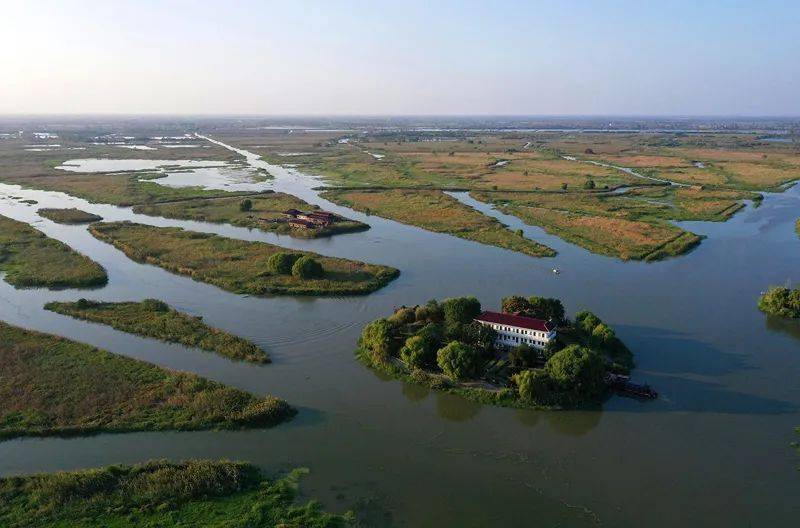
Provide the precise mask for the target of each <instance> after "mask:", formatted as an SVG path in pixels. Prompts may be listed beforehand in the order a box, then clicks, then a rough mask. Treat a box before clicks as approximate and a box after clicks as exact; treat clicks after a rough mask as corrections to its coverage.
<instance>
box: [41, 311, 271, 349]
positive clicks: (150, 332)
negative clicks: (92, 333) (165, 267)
mask: <svg viewBox="0 0 800 528" xmlns="http://www.w3.org/2000/svg"><path fill="white" fill-rule="evenodd" d="M45 309H47V310H50V311H53V312H56V313H60V314H63V315H68V316H70V317H75V318H77V319H82V320H84V321H92V322H95V323H101V324H105V325H108V326H111V327H112V328H115V329H117V330H121V331H123V332H130V333H132V334H136V335H140V336H145V337H153V338H156V339H161V340H162V341H170V342H173V343H181V344H184V345H187V346H191V347H197V348H200V349H202V350H208V351H211V352H216V353H217V354H219V355H221V356H225V357H228V358H231V359H238V360H243V361H250V362H253V363H268V362H269V356H268V355H267V353H266V352H264V351H263V350H262V349H260V348H259V347H257V346H256V345H254V344H253V343H251V342H249V341H247V340H246V339H242V338H241V337H238V336H235V335H233V334H229V333H228V332H225V331H223V330H220V329H218V328H214V327H211V326H208V325H207V324H205V323H203V318H202V317H200V316H192V315H189V314H185V313H183V312H179V311H177V310H174V309H172V308H170V307H169V306H168V305H167V304H166V303H164V302H162V301H159V300H157V299H145V300H143V301H141V302H98V301H90V300H86V299H80V300H78V301H77V302H50V303H47V304H46V305H45Z"/></svg>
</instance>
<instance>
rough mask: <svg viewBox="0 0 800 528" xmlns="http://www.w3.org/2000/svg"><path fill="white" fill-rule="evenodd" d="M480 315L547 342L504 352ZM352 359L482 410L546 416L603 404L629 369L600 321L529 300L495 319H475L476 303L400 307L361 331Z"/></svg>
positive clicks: (517, 300)
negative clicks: (534, 329) (521, 325)
mask: <svg viewBox="0 0 800 528" xmlns="http://www.w3.org/2000/svg"><path fill="white" fill-rule="evenodd" d="M486 314H491V315H492V316H496V317H500V318H502V317H503V316H504V314H505V315H507V316H509V317H513V318H518V319H519V320H527V321H539V322H540V323H541V324H544V325H545V327H546V328H548V329H553V331H552V333H551V334H548V335H551V336H554V337H553V338H552V339H550V340H549V342H547V344H546V345H542V343H543V341H536V342H535V341H534V340H533V339H531V340H530V341H531V343H534V342H535V343H537V344H534V345H531V344H528V343H527V342H522V341H528V340H527V339H525V338H522V339H519V338H517V339H518V340H519V341H521V342H520V343H519V344H517V345H515V346H509V345H507V344H504V342H503V341H502V339H498V337H499V335H498V332H497V331H496V330H495V329H494V328H493V326H494V325H490V324H488V325H487V324H483V323H482V322H480V321H479V320H483V321H485V320H487V319H489V318H488V317H487V316H486ZM515 320H516V319H515ZM555 329H557V332H556V330H555ZM511 339H514V338H511ZM541 339H544V338H541ZM356 357H357V358H358V359H359V361H361V362H362V363H364V364H365V365H367V366H369V367H371V368H373V369H375V370H377V371H379V372H382V373H384V374H386V375H389V376H391V377H394V378H398V379H403V380H406V381H408V382H412V383H417V384H422V385H426V386H428V387H430V388H432V389H434V390H440V391H446V392H450V393H455V394H459V395H461V396H463V397H465V398H467V399H470V400H474V401H478V402H481V403H488V404H493V405H501V406H509V407H528V408H551V409H552V408H570V407H576V406H580V405H585V404H591V403H596V402H598V401H600V400H602V398H603V397H604V396H605V395H606V394H608V393H609V390H610V388H611V387H612V386H613V385H614V384H615V380H619V379H627V375H628V374H629V373H630V371H631V369H632V368H633V366H634V363H633V354H632V353H631V351H630V350H629V349H628V348H627V347H626V346H625V344H624V343H623V342H622V341H621V340H620V339H619V338H618V337H616V335H615V333H614V330H613V329H612V328H611V327H610V326H608V325H607V324H606V323H604V322H603V321H602V320H600V318H599V317H597V316H596V315H594V314H593V313H591V312H587V311H582V312H578V313H577V314H576V315H575V317H574V319H573V320H570V319H568V318H567V317H566V315H565V311H564V306H563V305H562V303H561V301H560V300H558V299H553V298H544V297H535V296H534V297H529V298H525V297H520V296H512V297H507V298H505V299H503V301H502V313H494V312H483V313H482V311H481V305H480V302H479V301H478V300H477V299H476V298H475V297H457V298H451V299H445V300H443V301H441V302H439V301H436V300H432V301H429V302H428V303H427V304H425V305H419V306H414V307H401V308H399V309H397V310H396V311H395V312H394V313H393V314H392V315H391V316H389V317H387V318H382V319H378V320H376V321H373V322H372V323H370V324H368V325H367V326H366V327H365V328H364V330H363V332H362V334H361V337H360V339H359V343H358V348H357V352H356Z"/></svg>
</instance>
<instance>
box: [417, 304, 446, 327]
mask: <svg viewBox="0 0 800 528" xmlns="http://www.w3.org/2000/svg"><path fill="white" fill-rule="evenodd" d="M415 315H416V318H417V321H420V322H430V323H440V322H442V321H444V312H443V311H442V307H441V305H440V304H439V303H438V302H437V301H436V299H431V300H430V301H428V302H427V304H425V306H417V309H416V313H415Z"/></svg>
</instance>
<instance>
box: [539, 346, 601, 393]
mask: <svg viewBox="0 0 800 528" xmlns="http://www.w3.org/2000/svg"><path fill="white" fill-rule="evenodd" d="M544 368H545V370H546V371H547V374H548V375H549V376H550V378H551V379H552V380H553V382H554V383H555V384H556V385H557V386H559V387H560V388H561V389H562V390H563V391H565V392H571V393H572V394H574V395H576V396H579V397H582V398H589V397H595V396H598V395H599V394H600V393H602V391H603V389H604V388H605V382H604V377H605V373H606V369H605V361H604V360H603V357H602V356H601V355H600V353H599V352H596V351H594V350H590V349H588V348H584V347H582V346H580V345H570V346H568V347H566V348H564V349H562V350H559V351H558V352H556V353H555V354H553V357H551V358H550V359H548V360H547V363H545V366H544Z"/></svg>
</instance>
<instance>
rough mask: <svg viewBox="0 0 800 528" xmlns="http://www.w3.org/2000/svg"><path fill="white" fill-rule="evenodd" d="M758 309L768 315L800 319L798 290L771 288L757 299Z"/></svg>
mask: <svg viewBox="0 0 800 528" xmlns="http://www.w3.org/2000/svg"><path fill="white" fill-rule="evenodd" d="M758 309H759V310H761V311H762V312H764V313H765V314H768V315H775V316H777V317H783V318H786V319H800V288H795V289H790V288H786V287H784V286H773V287H772V288H770V289H768V290H767V291H766V292H764V294H763V295H761V297H759V299H758Z"/></svg>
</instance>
